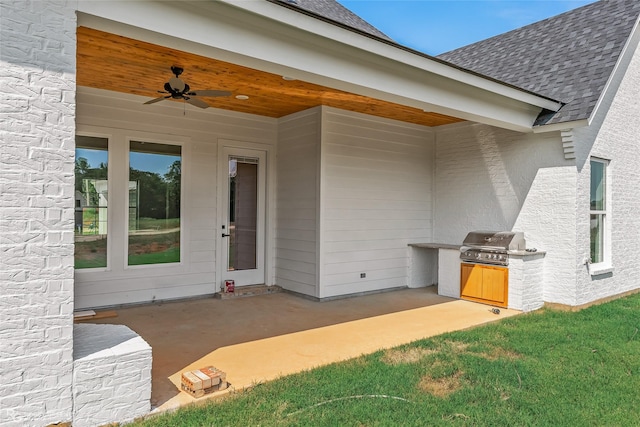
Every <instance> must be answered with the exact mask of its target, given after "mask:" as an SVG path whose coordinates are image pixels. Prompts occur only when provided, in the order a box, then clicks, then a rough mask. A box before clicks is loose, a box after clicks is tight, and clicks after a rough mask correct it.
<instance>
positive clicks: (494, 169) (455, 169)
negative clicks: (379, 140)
mask: <svg viewBox="0 0 640 427" xmlns="http://www.w3.org/2000/svg"><path fill="white" fill-rule="evenodd" d="M435 185H436V199H435V203H436V214H435V224H434V225H435V239H436V241H438V242H442V243H451V244H460V243H462V241H463V239H464V238H465V236H466V235H467V233H468V232H469V231H472V230H513V231H522V232H524V233H525V238H526V240H527V246H528V247H530V248H537V249H539V250H543V251H546V252H547V254H546V256H545V259H544V266H545V267H544V269H545V272H544V278H545V279H544V281H545V287H544V288H545V292H547V291H548V290H549V289H556V290H558V293H559V294H567V293H570V292H574V288H575V269H574V265H575V261H574V260H575V251H576V243H575V233H576V230H575V227H576V226H575V224H576V195H575V192H576V168H575V166H574V165H573V162H572V161H569V160H565V158H564V152H563V147H562V140H561V138H560V135H559V132H553V133H548V134H522V133H518V132H513V131H509V130H504V129H499V128H494V127H491V126H487V125H481V124H474V123H464V124H455V125H451V126H443V127H442V128H439V129H438V130H437V131H436V184H435ZM546 297H547V295H545V300H547V301H549V300H548V299H546Z"/></svg>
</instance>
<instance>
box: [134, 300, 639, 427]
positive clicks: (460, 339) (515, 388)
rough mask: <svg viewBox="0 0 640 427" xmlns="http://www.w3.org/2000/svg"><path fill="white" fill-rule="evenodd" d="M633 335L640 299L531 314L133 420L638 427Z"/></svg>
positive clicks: (203, 423) (189, 423)
mask: <svg viewBox="0 0 640 427" xmlns="http://www.w3.org/2000/svg"><path fill="white" fill-rule="evenodd" d="M399 327H401V325H399ZM639 328H640V294H639V295H634V296H631V297H627V298H623V299H619V300H616V301H613V302H610V303H607V304H602V305H599V306H594V307H591V308H589V309H585V310H583V311H580V312H577V313H569V312H559V311H552V310H540V311H538V312H535V313H530V314H526V315H521V316H516V317H514V318H508V319H504V320H502V321H500V322H497V323H492V324H489V325H486V326H482V327H477V328H474V329H471V330H466V331H460V332H455V333H449V334H445V335H440V336H438V337H435V338H433V339H426V340H422V341H417V342H415V343H412V344H410V345H406V346H402V347H399V348H395V349H391V350H386V351H379V352H377V353H374V354H370V355H365V356H362V357H360V358H357V359H353V360H350V361H347V362H344V363H338V364H333V365H330V366H326V367H321V368H318V369H314V370H311V371H308V372H304V373H301V374H297V375H292V376H288V377H284V378H281V379H279V380H277V381H273V382H269V383H265V384H260V385H257V386H256V387H254V388H253V389H252V390H250V391H244V392H238V393H235V394H232V395H230V396H229V397H227V398H225V399H223V400H221V401H217V402H209V403H206V404H204V405H198V406H192V407H187V408H183V409H180V410H178V411H176V412H174V413H171V414H167V415H162V416H157V417H150V418H149V419H147V420H144V421H142V422H139V423H137V424H134V425H136V426H148V427H151V426H171V427H173V426H258V425H260V426H638V425H640V333H639V332H638V330H639ZM330 345H331V343H327V346H330ZM230 380H231V381H232V382H233V379H232V378H231V379H230Z"/></svg>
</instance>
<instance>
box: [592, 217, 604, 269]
mask: <svg viewBox="0 0 640 427" xmlns="http://www.w3.org/2000/svg"><path fill="white" fill-rule="evenodd" d="M603 250H604V215H600V214H599V215H591V262H592V263H594V264H595V263H599V262H603V261H604V253H603Z"/></svg>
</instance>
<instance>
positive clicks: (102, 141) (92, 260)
mask: <svg viewBox="0 0 640 427" xmlns="http://www.w3.org/2000/svg"><path fill="white" fill-rule="evenodd" d="M107 160H108V140H107V139H106V138H97V137H88V136H78V137H76V160H75V169H74V172H75V268H78V269H80V268H96V267H106V266H107V202H108V192H107V189H108V188H107V187H108V180H107V177H108V170H107Z"/></svg>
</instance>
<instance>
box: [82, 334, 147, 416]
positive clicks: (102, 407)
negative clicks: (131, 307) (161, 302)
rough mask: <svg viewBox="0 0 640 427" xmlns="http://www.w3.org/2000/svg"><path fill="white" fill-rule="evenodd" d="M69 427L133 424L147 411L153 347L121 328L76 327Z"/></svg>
mask: <svg viewBox="0 0 640 427" xmlns="http://www.w3.org/2000/svg"><path fill="white" fill-rule="evenodd" d="M74 340H75V347H74V349H73V358H74V368H73V426H74V427H93V426H99V425H105V424H109V423H113V422H127V421H132V420H133V419H134V418H136V417H140V416H142V415H145V414H147V413H148V412H149V411H150V410H151V403H150V402H151V347H150V346H149V344H147V343H146V342H145V341H144V340H143V339H142V338H141V337H140V336H138V335H137V334H136V333H135V332H133V331H132V330H131V329H129V328H127V327H126V326H123V325H91V324H84V325H76V326H75V328H74Z"/></svg>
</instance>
